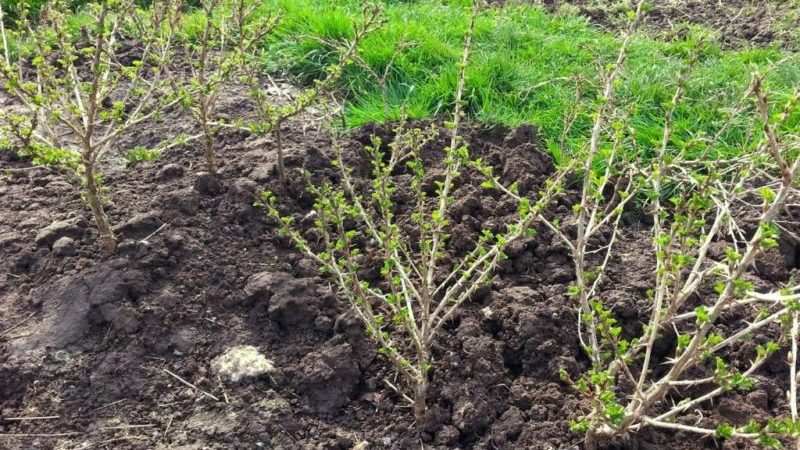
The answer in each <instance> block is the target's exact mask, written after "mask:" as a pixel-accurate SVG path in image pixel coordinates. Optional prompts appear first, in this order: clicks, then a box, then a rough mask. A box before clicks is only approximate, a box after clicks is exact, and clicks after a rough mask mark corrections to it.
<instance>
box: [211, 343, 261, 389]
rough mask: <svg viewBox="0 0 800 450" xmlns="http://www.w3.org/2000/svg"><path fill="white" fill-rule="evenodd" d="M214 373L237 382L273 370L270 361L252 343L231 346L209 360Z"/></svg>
mask: <svg viewBox="0 0 800 450" xmlns="http://www.w3.org/2000/svg"><path fill="white" fill-rule="evenodd" d="M211 370H213V371H214V373H215V374H216V375H219V376H220V377H223V378H226V379H228V380H230V381H232V382H234V383H237V382H239V381H241V380H243V379H246V378H256V377H259V376H261V375H264V374H268V373H270V372H274V371H275V366H273V364H272V361H270V360H269V359H267V358H266V357H265V356H264V355H262V354H261V353H260V352H259V351H258V349H257V348H255V347H253V346H252V345H241V346H236V347H231V348H230V349H228V350H227V351H226V352H225V353H223V354H222V355H220V356H218V357H216V358H214V360H213V361H211Z"/></svg>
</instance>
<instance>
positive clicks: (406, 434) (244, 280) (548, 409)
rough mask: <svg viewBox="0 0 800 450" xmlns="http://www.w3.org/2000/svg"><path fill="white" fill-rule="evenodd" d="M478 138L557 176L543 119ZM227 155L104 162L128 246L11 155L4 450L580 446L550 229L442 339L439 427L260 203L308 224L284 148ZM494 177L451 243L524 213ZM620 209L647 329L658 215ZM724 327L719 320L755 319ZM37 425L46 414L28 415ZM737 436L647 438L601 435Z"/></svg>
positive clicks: (502, 162) (629, 280)
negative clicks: (105, 240) (267, 197)
mask: <svg viewBox="0 0 800 450" xmlns="http://www.w3.org/2000/svg"><path fill="white" fill-rule="evenodd" d="M238 108H244V109H246V108H247V103H246V101H245V100H244V99H243V98H242V97H241V96H237V95H231V96H230V97H229V98H228V99H226V104H225V105H224V108H223V113H225V111H229V112H230V111H234V110H237V109H238ZM418 125H420V126H423V125H425V126H427V125H428V124H418ZM181 129H189V126H188V125H186V124H185V122H184V121H183V118H182V117H180V116H179V115H170V116H168V117H167V118H165V119H164V120H163V121H162V122H159V123H154V124H149V125H147V126H146V127H143V128H142V129H141V130H140V131H139V132H138V133H134V134H131V135H130V136H128V138H127V139H126V142H125V146H126V147H127V146H130V147H133V146H135V145H144V146H147V145H152V144H154V143H156V142H158V141H160V140H161V139H163V138H164V137H165V136H170V135H173V134H174V133H175V132H176V130H181ZM438 129H439V132H440V136H439V139H437V142H434V143H433V144H432V145H431V146H430V147H429V148H427V149H426V150H425V153H424V155H425V158H426V160H427V161H428V162H429V163H430V164H431V165H432V166H433V167H436V165H437V164H440V163H441V152H439V149H441V148H442V145H443V143H444V142H446V138H447V136H446V133H445V131H444V128H443V127H438ZM373 133H376V134H378V135H381V136H382V137H384V138H385V139H384V141H389V140H390V139H391V133H389V132H387V131H386V128H385V127H383V126H375V127H367V128H364V129H361V130H356V131H355V132H353V133H351V134H350V135H348V136H347V137H346V138H345V141H344V144H345V148H346V149H347V151H348V152H349V154H350V155H352V157H351V159H350V161H349V162H350V163H351V164H353V165H354V166H355V167H356V169H357V170H356V173H357V174H359V175H360V176H364V175H365V174H366V173H368V169H369V168H368V166H367V165H366V163H367V160H366V158H365V152H364V146H365V145H366V144H368V143H369V137H370V136H371V135H372V134H373ZM283 134H284V137H285V141H286V145H287V147H288V148H287V151H288V155H287V163H288V167H289V168H290V169H297V168H301V167H302V168H304V169H306V170H308V171H310V172H311V173H312V176H313V177H314V178H315V179H317V180H323V179H334V178H335V176H336V175H335V174H336V172H335V170H333V169H332V168H331V166H330V162H329V155H330V138H329V137H328V136H327V135H326V134H325V133H323V132H320V131H317V130H315V129H305V130H304V129H303V128H302V127H301V126H300V124H299V123H293V124H288V125H287V126H286V129H285V130H284V133H283ZM466 140H467V142H468V143H469V145H470V148H471V149H472V151H473V152H474V153H475V154H476V155H480V156H482V157H483V158H484V160H485V161H486V162H488V163H489V164H492V165H494V166H495V167H496V168H497V171H498V173H501V174H502V176H503V178H504V179H505V180H506V181H509V182H510V181H514V180H516V181H519V183H520V187H521V189H522V190H523V192H530V191H531V190H532V189H535V188H536V187H537V186H538V185H540V184H541V183H542V181H543V180H544V179H545V178H546V177H547V176H548V175H549V174H550V173H551V171H552V170H553V167H552V163H551V161H550V158H549V156H547V155H546V154H545V152H544V151H543V150H542V148H541V146H540V144H539V141H538V137H537V135H536V130H535V129H534V128H533V127H522V128H519V129H515V130H509V129H503V128H486V127H478V126H475V127H472V128H470V129H469V130H468V132H467V133H466ZM218 148H219V160H220V161H221V163H222V168H221V169H222V170H221V173H220V177H219V179H218V180H214V179H212V178H209V177H208V176H207V174H203V173H200V171H201V169H200V168H199V164H200V161H201V156H200V155H201V152H200V149H199V148H194V147H192V146H180V147H175V148H172V149H170V150H168V151H166V152H165V153H164V154H163V155H162V156H161V157H160V158H159V159H158V160H156V161H155V162H153V163H142V164H138V165H136V166H134V167H129V168H126V167H124V166H123V165H121V164H119V163H118V162H117V161H116V160H112V161H110V163H109V166H108V168H107V173H108V175H107V177H106V181H107V184H108V186H110V187H112V188H111V189H109V192H108V195H109V198H110V201H111V205H110V208H109V215H110V217H111V219H112V221H113V222H114V223H116V224H119V225H118V232H119V234H120V236H121V237H122V238H123V241H122V243H121V245H120V251H119V254H118V255H115V256H106V255H103V254H102V253H101V251H100V249H99V245H98V244H97V243H96V241H95V238H96V235H95V232H94V228H93V224H92V222H91V217H90V216H89V214H88V212H87V210H86V208H84V206H83V204H82V203H81V200H80V198H79V195H78V193H77V192H76V190H75V189H74V187H73V186H72V185H71V184H70V182H69V180H67V179H66V178H65V177H64V175H62V174H59V173H57V172H54V171H52V170H49V169H31V168H30V165H29V163H28V162H26V161H21V160H18V159H16V158H15V157H13V156H12V155H10V154H8V153H5V154H1V155H0V168H3V169H2V170H0V173H2V174H3V175H2V176H1V177H0V199H2V201H0V448H4V449H20V450H21V449H84V448H92V449H125V450H128V449H166V448H174V449H184V450H200V449H258V448H264V449H326V450H328V449H330V450H333V449H342V450H345V449H353V448H364V447H357V446H358V445H359V444H360V443H361V442H363V441H366V442H368V443H369V445H368V447H366V448H370V449H398V450H399V449H408V448H423V447H422V446H423V445H424V448H426V449H441V450H444V449H523V448H524V449H537V450H553V449H575V448H578V447H577V445H578V443H579V441H580V436H578V435H575V434H573V433H571V432H570V430H569V421H570V419H573V418H575V417H577V416H579V415H580V414H581V413H582V412H584V411H585V407H586V405H585V403H584V401H583V400H582V399H581V398H580V397H579V396H577V395H576V393H575V392H573V391H572V390H571V388H570V387H569V386H567V385H565V384H564V383H562V382H561V381H560V380H559V376H558V373H557V371H558V369H559V368H564V369H566V370H567V371H568V372H570V373H571V374H572V375H573V376H575V375H577V374H578V373H580V372H582V371H584V370H585V369H586V368H587V360H586V358H585V356H584V354H583V353H582V351H581V349H580V347H579V343H578V338H577V327H576V314H575V310H574V307H573V305H572V303H571V302H570V300H569V299H568V298H567V296H566V295H565V291H566V289H567V286H568V285H569V283H570V282H571V281H572V280H573V275H572V265H571V262H570V260H569V257H568V254H567V253H566V251H565V249H564V248H563V247H562V246H561V245H560V244H559V242H558V241H557V240H556V239H555V238H554V236H553V235H551V234H550V233H548V232H547V231H545V230H541V232H540V233H539V234H538V236H537V237H535V238H532V239H530V240H527V241H525V242H522V243H520V244H519V245H515V246H513V248H511V249H510V250H509V252H508V254H509V256H510V259H509V260H507V261H506V262H505V264H504V265H503V266H502V267H501V270H500V273H499V274H498V276H497V277H496V279H495V280H494V282H493V283H492V285H491V287H490V288H488V289H485V290H484V291H483V292H481V293H480V294H479V295H476V297H475V298H474V299H473V300H472V301H471V302H470V303H469V304H468V305H466V307H465V308H464V309H463V310H462V311H461V313H460V314H458V316H457V317H455V318H454V320H453V321H452V323H451V324H450V325H449V326H448V327H447V328H446V330H444V332H443V334H442V335H441V339H440V343H439V346H438V347H436V349H435V357H436V364H435V367H434V369H433V372H432V388H431V393H430V405H431V412H430V414H429V420H427V421H426V422H425V423H422V424H418V425H417V426H416V427H415V426H414V424H413V416H412V414H411V411H410V410H409V409H408V408H407V407H406V406H405V405H404V404H403V403H402V401H401V400H400V399H399V398H398V397H397V396H396V395H395V394H393V393H392V392H390V391H388V390H387V389H386V388H385V386H384V381H383V380H384V379H387V378H388V379H394V375H393V373H392V370H391V368H390V366H389V364H387V363H386V361H384V360H382V359H381V358H380V357H379V356H378V355H377V353H376V348H375V347H374V346H373V344H372V343H371V342H370V341H369V340H368V338H367V337H366V335H365V334H364V333H363V326H362V325H361V324H360V323H359V322H358V321H357V320H356V318H355V316H354V314H353V313H352V311H350V309H349V307H348V305H347V304H346V303H345V302H344V301H343V300H342V299H341V298H339V297H338V296H337V295H336V293H335V289H332V288H331V287H330V286H329V284H328V283H327V282H326V281H325V280H324V279H323V278H321V277H320V276H319V275H318V273H317V270H316V268H315V267H314V265H313V263H312V262H311V261H309V260H307V259H304V258H303V257H302V256H301V255H299V254H298V253H297V252H296V251H295V250H293V249H292V248H290V247H289V246H287V243H286V241H285V239H283V238H281V237H280V236H278V235H276V232H275V226H274V224H272V223H270V222H269V221H267V220H266V218H265V216H264V214H263V212H261V211H259V210H258V209H256V208H255V207H253V202H254V200H255V199H256V198H257V196H258V194H259V192H260V191H261V189H263V188H269V189H271V190H273V191H274V192H275V193H276V194H277V195H278V197H279V198H280V201H281V208H283V209H284V210H285V211H287V212H289V213H292V214H295V215H296V216H297V217H300V218H301V217H303V216H304V215H305V214H306V213H307V212H308V211H309V210H310V207H311V201H312V199H311V198H310V197H309V195H308V194H306V193H305V189H304V184H303V182H302V181H301V180H300V179H299V177H297V176H292V177H291V178H290V179H291V181H290V183H289V184H288V185H287V186H282V185H280V184H279V183H278V181H277V176H276V173H275V163H276V150H275V148H274V145H273V143H272V142H271V141H269V140H263V139H256V138H254V137H251V136H248V135H247V134H246V133H243V132H236V131H225V132H223V133H221V135H220V137H219V146H218ZM121 150H122V149H121ZM434 172H435V171H434ZM398 176H403V174H398ZM479 183H480V180H479V179H478V178H477V177H472V176H470V175H469V174H467V175H465V177H464V181H463V182H462V183H461V184H460V185H459V186H458V189H457V190H456V192H455V197H456V199H457V201H456V204H455V205H454V208H453V211H452V219H453V223H454V229H453V232H452V239H451V241H450V242H449V247H448V251H449V252H450V254H452V255H457V254H459V253H461V252H463V251H465V250H466V249H467V248H468V247H469V245H470V242H471V240H472V239H474V237H475V233H477V232H478V231H480V230H481V229H482V228H483V227H486V226H490V227H499V226H502V224H503V221H504V220H505V218H506V217H507V216H509V215H512V214H513V213H514V211H515V206H514V205H513V204H509V203H507V202H504V201H503V200H502V199H501V198H500V197H499V196H498V195H496V193H493V192H490V191H486V190H482V189H480V188H479V187H478V184H479ZM400 197H401V198H399V199H398V202H399V203H400V204H401V205H402V193H401V194H400ZM573 201H574V194H568V195H567V196H566V197H565V198H563V199H561V200H560V201H559V203H558V204H556V205H554V206H553V208H552V210H551V211H550V212H549V214H557V215H567V214H568V213H569V208H568V206H569V205H571V204H572V202H573ZM793 213H794V214H795V217H797V216H798V215H797V214H796V213H797V211H793ZM626 222H627V225H626V227H625V230H624V237H623V242H622V243H621V245H620V252H619V254H618V256H617V258H616V259H615V260H614V261H613V262H612V264H611V267H610V272H609V276H610V280H609V283H608V286H609V288H608V298H609V300H610V301H612V302H614V304H615V308H614V309H615V312H616V313H617V314H618V315H619V317H620V319H621V320H622V322H623V325H624V326H625V332H626V334H627V333H633V332H636V331H639V330H641V325H642V320H643V319H644V318H645V317H646V316H647V314H648V313H647V304H646V301H645V291H646V290H647V288H648V287H649V286H650V280H651V278H652V273H651V268H652V267H653V262H652V256H651V251H650V243H649V241H648V239H647V236H646V235H647V233H646V228H647V224H646V223H642V222H640V221H639V220H638V218H637V217H636V215H635V214H631V215H630V216H629V217H627V221H626ZM54 223H56V224H55V225H53V224H54ZM63 238H68V239H71V240H73V241H74V244H75V245H74V247H71V246H70V245H69V242H68V241H65V240H64V239H63ZM798 255H799V253H798V247H797V245H796V244H795V243H794V242H792V241H790V240H788V239H787V240H784V242H782V244H781V248H780V251H775V252H774V253H772V254H770V255H769V258H767V259H766V260H765V261H766V262H765V263H764V264H761V265H760V266H759V267H758V268H757V269H758V273H757V274H754V275H753V276H754V277H757V278H756V279H757V281H758V284H759V286H760V287H765V288H769V287H776V286H778V285H779V284H780V283H781V282H785V281H787V280H788V279H789V278H790V277H791V276H792V275H795V276H797V275H799V274H800V272H798V267H799V266H800V265H799V264H798V263H799V262H800V260H799V258H798ZM376 269H377V268H376ZM726 320H729V322H725V323H723V327H725V326H728V325H733V324H735V323H736V321H737V320H741V317H730V318H728V319H726ZM774 331H775V330H771V331H770V332H774ZM759 339H760V337H757V339H754V341H752V342H745V343H742V344H741V345H740V346H738V347H737V348H735V349H733V350H732V353H731V355H730V356H731V358H732V359H733V361H734V362H735V364H737V365H744V364H746V363H747V361H748V359H749V358H750V357H751V356H752V354H753V351H754V350H753V349H754V345H755V343H756V342H758V341H759ZM663 344H664V345H663V349H662V351H661V354H660V355H656V356H663V355H665V354H666V352H667V349H668V345H667V344H669V337H665V341H664V343H663ZM234 345H253V346H255V347H257V348H258V349H259V350H260V351H261V352H262V353H264V354H265V355H266V356H267V357H268V358H270V359H271V360H272V361H273V362H274V363H275V366H276V367H277V371H276V372H275V373H273V374H271V375H270V376H268V377H263V378H260V379H256V380H248V381H244V382H239V383H229V382H224V381H220V380H218V379H217V378H216V377H215V376H214V375H213V374H212V373H211V371H210V363H211V360H212V359H213V358H215V357H217V356H218V355H220V354H221V353H223V352H224V351H225V350H226V349H228V348H229V347H231V346H234ZM783 354H785V352H781V355H783ZM166 371H170V372H172V373H173V374H175V375H177V376H179V377H181V378H182V379H183V380H185V381H187V382H188V383H191V384H192V385H193V386H195V387H196V389H195V388H192V387H189V386H187V385H186V384H183V383H181V382H180V381H178V380H177V379H176V378H175V377H174V376H172V375H170V374H169V373H167V372H166ZM787 377H788V372H787V370H786V368H785V363H784V362H783V361H782V359H781V357H780V356H777V355H776V356H775V357H774V361H771V362H770V363H769V364H767V366H766V368H765V369H763V370H762V371H761V372H760V373H759V375H758V381H759V384H758V386H757V388H756V389H755V390H754V391H752V392H747V393H739V392H733V393H730V394H729V395H727V396H726V397H725V398H724V399H723V400H721V401H719V402H715V403H713V404H706V405H703V407H702V409H701V410H698V411H696V412H693V414H692V417H691V418H690V420H692V421H694V419H696V420H697V421H698V422H700V423H701V424H706V425H708V424H713V423H715V421H718V420H725V421H729V422H733V423H736V424H742V423H745V422H747V421H748V420H749V419H751V418H755V419H763V418H766V417H768V416H769V415H770V414H774V413H776V412H779V411H787V410H788V408H787V406H786V402H785V395H784V392H785V389H786V381H785V380H786V378H787ZM200 390H202V391H205V392H206V393H207V394H210V395H211V396H214V397H216V398H217V399H218V400H213V399H212V398H211V397H210V396H209V395H206V394H203V393H202V392H200ZM694 394H697V392H694ZM681 395H682V393H681V392H677V391H676V392H674V393H673V395H672V398H671V399H670V400H671V401H675V402H677V401H680V398H681ZM31 417H39V418H41V419H38V420H32V419H26V420H19V418H31ZM42 417H43V418H42ZM722 445H723V444H722V443H716V442H714V441H713V440H710V439H706V440H698V439H697V438H696V437H695V436H688V435H684V434H680V433H678V434H675V433H662V432H656V431H652V430H645V431H643V432H641V433H639V435H637V436H635V437H630V438H629V439H625V440H620V441H615V442H608V443H605V444H604V447H603V448H604V449H606V450H611V449H626V450H634V449H641V450H645V449H647V450H670V449H675V450H696V449H701V448H708V449H712V448H723V447H722ZM724 448H726V449H734V448H736V449H751V448H755V447H753V446H751V445H750V444H748V443H744V442H729V443H725V444H724Z"/></svg>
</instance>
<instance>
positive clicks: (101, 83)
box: [0, 0, 177, 252]
mask: <svg viewBox="0 0 800 450" xmlns="http://www.w3.org/2000/svg"><path fill="white" fill-rule="evenodd" d="M175 5H176V3H175V1H173V0H169V1H164V2H157V4H154V6H153V8H152V10H151V11H149V12H144V11H142V10H141V9H139V8H137V6H136V2H135V1H134V0H120V1H115V2H101V3H93V4H90V5H87V9H86V11H87V13H88V14H90V15H91V16H92V23H91V24H90V25H88V26H86V27H84V28H82V29H81V30H80V31H79V32H75V31H74V30H72V29H71V28H70V26H69V25H68V23H67V16H66V14H67V11H69V9H68V8H67V5H66V3H65V2H63V1H60V0H53V1H48V2H47V3H46V4H45V5H44V7H43V8H42V10H41V13H40V19H39V22H38V23H37V24H32V23H30V22H29V21H28V20H27V19H26V18H23V19H22V20H21V21H20V24H19V25H20V26H19V27H18V30H19V31H15V32H13V36H14V37H15V38H16V42H17V43H18V46H19V48H18V51H19V57H18V58H17V57H12V55H11V53H10V51H9V45H8V39H7V36H6V32H7V30H5V29H3V30H2V31H3V51H4V58H3V61H2V66H1V67H0V79H2V80H3V81H4V82H5V84H4V86H3V87H2V89H3V90H4V91H6V92H7V93H8V94H9V95H10V96H11V97H12V98H14V99H15V100H17V101H18V102H19V103H20V104H21V105H23V107H24V108H25V112H24V113H21V114H6V115H4V116H3V117H1V118H2V119H4V120H3V121H4V122H5V124H6V125H7V126H8V127H9V128H10V129H11V132H12V134H13V135H14V136H15V138H16V139H17V141H18V142H16V144H17V145H23V146H25V148H23V150H24V151H27V152H30V153H31V154H32V155H33V156H34V161H35V162H40V163H45V164H56V165H59V166H61V167H64V168H66V169H70V170H71V171H73V172H74V173H76V174H78V175H79V177H80V179H81V181H82V185H83V196H84V199H85V201H86V202H87V203H88V205H89V207H90V208H91V210H92V214H93V216H94V219H95V222H96V223H97V228H98V231H99V235H100V241H101V242H102V244H103V247H104V248H105V250H107V251H108V252H114V251H116V247H117V238H116V236H115V235H114V231H113V230H112V227H111V224H110V223H109V220H108V217H107V216H106V212H105V206H104V202H105V199H104V194H103V186H102V173H101V171H100V167H99V162H100V159H101V158H102V157H103V156H104V155H106V154H107V153H108V152H109V150H111V149H113V148H114V144H115V142H116V139H117V138H118V137H119V136H120V135H121V134H122V133H124V132H125V131H126V130H129V129H131V128H132V127H134V126H136V125H139V124H141V123H142V122H144V121H146V120H149V119H152V118H154V117H155V116H156V115H157V114H159V113H160V112H161V111H163V110H164V109H165V108H168V107H169V106H171V105H174V104H175V103H177V100H176V99H174V98H171V97H164V96H162V91H161V89H162V87H163V82H164V76H163V72H162V70H161V67H162V66H163V65H164V63H165V62H166V58H167V57H168V54H169V52H168V49H169V47H170V42H171V40H172V33H173V30H174V28H175V27H174V23H170V20H171V18H172V17H173V16H172V14H171V13H172V11H175V10H176V7H175ZM126 27H127V28H128V29H134V30H136V31H138V33H139V37H140V38H141V39H142V42H141V45H142V47H141V49H138V55H137V56H138V58H136V59H133V60H129V58H128V57H127V56H123V52H127V51H128V50H129V49H128V48H126V47H125V44H124V43H123V42H121V39H120V38H121V36H122V34H123V32H124V31H126V30H125V29H126Z"/></svg>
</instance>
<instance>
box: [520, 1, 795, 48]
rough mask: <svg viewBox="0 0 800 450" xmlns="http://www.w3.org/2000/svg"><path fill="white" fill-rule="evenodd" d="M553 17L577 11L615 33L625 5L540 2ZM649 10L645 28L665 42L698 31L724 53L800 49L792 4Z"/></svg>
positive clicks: (671, 4)
mask: <svg viewBox="0 0 800 450" xmlns="http://www.w3.org/2000/svg"><path fill="white" fill-rule="evenodd" d="M535 3H541V4H544V5H545V6H547V7H548V8H549V9H551V10H553V11H555V10H558V9H559V8H562V7H564V6H573V7H577V8H578V10H579V11H580V13H581V14H583V15H585V16H586V17H588V18H589V19H590V20H591V21H592V22H593V23H596V24H598V25H600V26H602V27H604V28H610V29H614V30H620V29H622V28H624V26H625V14H626V12H627V11H628V10H629V9H630V3H631V2H627V1H624V0H540V1H536V2H535ZM649 3H650V4H651V5H652V9H651V10H650V11H649V12H648V13H647V16H646V18H645V22H644V23H645V28H646V29H648V30H650V31H651V32H653V33H654V34H656V35H659V36H662V37H670V36H675V35H680V34H682V33H684V31H683V25H684V24H692V25H701V26H704V27H706V28H709V29H711V30H714V31H715V32H716V33H717V34H718V38H719V41H720V42H721V43H722V45H723V46H724V47H727V48H740V47H747V46H751V45H752V46H766V45H770V44H777V45H779V46H780V47H782V48H784V49H792V50H796V49H798V48H800V37H798V34H797V29H798V26H800V8H798V5H797V3H796V2H793V1H791V0H719V1H718V0H672V1H655V2H649Z"/></svg>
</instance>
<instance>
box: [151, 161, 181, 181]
mask: <svg viewBox="0 0 800 450" xmlns="http://www.w3.org/2000/svg"><path fill="white" fill-rule="evenodd" d="M182 176H183V167H181V166H179V165H178V164H166V165H164V167H162V168H161V170H159V171H158V174H156V178H158V179H159V180H171V179H173V178H179V177H182Z"/></svg>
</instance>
